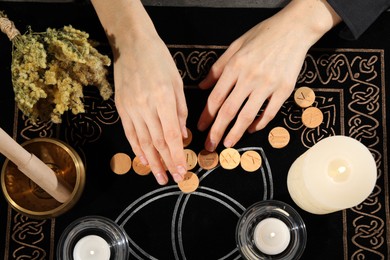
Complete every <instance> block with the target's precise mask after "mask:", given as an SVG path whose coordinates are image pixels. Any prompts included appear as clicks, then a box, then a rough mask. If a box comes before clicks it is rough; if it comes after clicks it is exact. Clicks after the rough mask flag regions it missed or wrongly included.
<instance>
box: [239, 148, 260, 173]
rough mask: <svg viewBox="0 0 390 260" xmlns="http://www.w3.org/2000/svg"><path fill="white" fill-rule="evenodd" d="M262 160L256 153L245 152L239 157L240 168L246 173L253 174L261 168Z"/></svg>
mask: <svg viewBox="0 0 390 260" xmlns="http://www.w3.org/2000/svg"><path fill="white" fill-rule="evenodd" d="M261 163H262V159H261V156H260V154H259V153H258V152H256V151H252V150H249V151H246V152H244V153H243V154H242V155H241V167H242V168H243V169H244V170H245V171H247V172H254V171H256V170H258V169H259V168H260V167H261Z"/></svg>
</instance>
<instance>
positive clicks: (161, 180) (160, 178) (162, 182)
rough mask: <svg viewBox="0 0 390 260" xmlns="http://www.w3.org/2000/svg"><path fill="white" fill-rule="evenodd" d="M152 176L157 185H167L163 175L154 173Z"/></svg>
mask: <svg viewBox="0 0 390 260" xmlns="http://www.w3.org/2000/svg"><path fill="white" fill-rule="evenodd" d="M154 176H155V177H156V180H157V182H158V184H160V185H165V184H166V183H167V179H166V178H165V176H164V175H163V174H161V173H156V174H155V175H154Z"/></svg>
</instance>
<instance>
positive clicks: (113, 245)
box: [57, 216, 129, 260]
mask: <svg viewBox="0 0 390 260" xmlns="http://www.w3.org/2000/svg"><path fill="white" fill-rule="evenodd" d="M128 257H129V245H128V240H127V236H126V232H125V231H124V230H123V229H122V228H121V227H120V226H119V225H118V224H116V223H115V222H114V221H112V220H111V219H108V218H106V217H102V216H87V217H83V218H80V219H77V220H75V221H74V222H73V223H71V224H70V225H69V226H68V227H67V228H66V229H65V230H64V232H63V233H62V234H61V237H60V239H59V242H58V246H57V259H58V260H89V259H91V260H92V259H93V260H127V259H128Z"/></svg>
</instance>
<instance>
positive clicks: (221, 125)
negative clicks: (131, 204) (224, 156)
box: [205, 83, 249, 151]
mask: <svg viewBox="0 0 390 260" xmlns="http://www.w3.org/2000/svg"><path fill="white" fill-rule="evenodd" d="M239 85H240V84H238V83H237V84H236V87H235V88H234V89H233V91H232V92H231V93H230V95H229V97H228V98H227V99H226V100H225V102H224V103H223V105H222V106H221V108H220V110H219V111H218V115H217V117H216V119H215V122H214V123H213V125H212V127H211V129H210V132H209V134H208V136H207V139H206V143H205V148H206V149H207V150H209V151H214V150H215V148H216V147H217V145H218V143H219V142H220V141H221V139H222V137H223V135H224V133H225V131H226V129H227V127H228V125H229V124H230V122H231V121H232V120H233V119H234V118H235V117H236V115H237V113H238V111H239V110H240V107H241V105H242V104H243V103H244V102H245V99H246V98H247V97H248V95H249V88H240V87H239Z"/></svg>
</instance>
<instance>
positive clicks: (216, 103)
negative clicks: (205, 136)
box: [197, 67, 237, 131]
mask: <svg viewBox="0 0 390 260" xmlns="http://www.w3.org/2000/svg"><path fill="white" fill-rule="evenodd" d="M236 79H237V78H236V75H235V74H234V70H232V69H230V68H229V67H226V68H225V71H224V73H223V74H222V75H221V77H220V78H219V80H218V82H217V84H216V85H215V87H214V89H213V91H211V93H210V95H209V97H208V99H207V103H206V106H205V108H204V109H203V111H202V113H201V115H200V117H199V120H198V126H197V127H198V129H199V130H200V131H204V130H206V129H207V128H208V127H209V126H210V125H211V123H212V122H213V121H214V118H215V117H216V115H217V113H218V111H219V109H220V108H221V106H222V104H223V103H224V102H225V100H226V98H227V97H228V95H229V93H230V92H231V90H232V89H233V87H234V85H235V83H236Z"/></svg>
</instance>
